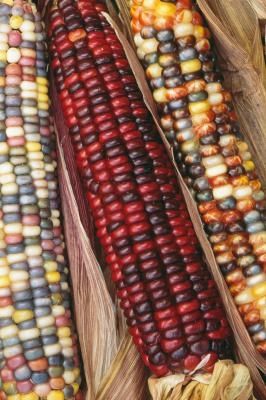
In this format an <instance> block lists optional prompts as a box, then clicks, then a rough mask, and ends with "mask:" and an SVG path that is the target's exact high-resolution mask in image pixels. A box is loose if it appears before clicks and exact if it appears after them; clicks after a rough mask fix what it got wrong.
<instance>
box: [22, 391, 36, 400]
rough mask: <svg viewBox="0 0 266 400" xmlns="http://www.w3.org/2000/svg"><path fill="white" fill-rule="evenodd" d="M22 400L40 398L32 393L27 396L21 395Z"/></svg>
mask: <svg viewBox="0 0 266 400" xmlns="http://www.w3.org/2000/svg"><path fill="white" fill-rule="evenodd" d="M20 396H21V400H39V396H38V395H37V394H36V393H34V392H30V393H27V394H21V395H20Z"/></svg>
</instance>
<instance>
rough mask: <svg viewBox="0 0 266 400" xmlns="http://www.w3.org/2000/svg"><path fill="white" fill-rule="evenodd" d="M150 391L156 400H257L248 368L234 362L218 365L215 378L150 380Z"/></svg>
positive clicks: (213, 375)
mask: <svg viewBox="0 0 266 400" xmlns="http://www.w3.org/2000/svg"><path fill="white" fill-rule="evenodd" d="M149 389H150V393H151V395H152V399H153V400H220V399H221V400H232V399H234V400H255V397H254V396H253V393H252V390H253V387H252V383H251V381H250V375H249V371H248V369H247V367H245V366H244V365H239V364H234V363H233V362H232V361H229V360H226V361H219V362H217V363H216V364H215V368H214V371H213V374H212V375H211V376H208V374H206V375H205V376H204V375H201V376H198V375H195V376H192V377H191V378H190V379H189V378H188V377H186V378H185V380H184V376H182V375H172V376H167V377H165V378H160V379H158V378H155V377H151V378H150V379H149Z"/></svg>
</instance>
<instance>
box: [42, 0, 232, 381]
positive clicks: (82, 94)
mask: <svg viewBox="0 0 266 400" xmlns="http://www.w3.org/2000/svg"><path fill="white" fill-rule="evenodd" d="M102 10H105V5H104V3H103V2H94V1H91V2H90V3H88V2H85V1H78V2H77V3H75V2H73V1H72V0H63V1H59V3H58V8H54V9H53V10H52V11H51V14H50V29H49V36H50V42H51V47H50V48H51V54H52V64H51V65H52V68H53V72H54V75H55V80H56V86H57V90H58V93H59V97H60V101H61V104H62V108H63V112H64V117H65V121H66V124H67V126H68V128H69V133H70V135H71V137H72V143H73V148H74V151H75V156H76V162H77V166H78V169H79V172H80V175H81V177H82V180H83V185H84V189H85V190H86V194H87V198H88V202H89V205H90V209H91V211H92V214H93V217H94V222H95V227H96V231H97V236H98V238H99V239H100V242H101V244H102V246H103V249H104V252H105V257H106V263H107V265H108V266H109V268H110V269H111V271H112V278H113V280H114V282H115V284H116V287H117V296H118V297H119V299H120V305H121V307H122V309H123V310H124V314H125V316H126V318H127V323H128V326H129V330H130V333H131V334H132V336H133V340H134V342H135V344H136V345H137V347H138V349H139V351H140V353H141V356H142V358H143V360H144V362H145V364H146V365H147V366H148V367H149V368H150V369H151V370H152V371H153V372H154V373H155V374H157V375H165V374H167V373H168V372H170V371H191V370H193V369H194V368H195V367H196V366H197V364H198V363H199V362H200V360H201V359H202V358H203V357H204V356H205V355H206V354H209V355H210V361H209V362H208V364H207V365H206V367H205V370H211V369H212V367H213V365H214V363H215V361H216V360H217V358H218V357H220V358H223V357H228V354H230V353H229V346H228V337H229V328H228V324H227V321H226V318H225V315H224V312H223V310H222V307H221V301H220V299H219V296H218V293H217V290H216V288H215V285H214V282H213V280H212V279H211V277H210V274H209V272H208V269H207V267H206V265H205V264H204V262H203V260H202V253H201V250H200V248H199V244H198V241H197V238H196V235H195V232H194V229H193V225H192V222H191V220H190V218H189V215H188V212H187V209H186V205H185V203H184V199H183V197H182V195H181V194H180V190H179V187H178V184H177V180H176V177H175V174H174V171H173V168H172V166H171V164H170V162H169V160H168V158H167V156H166V154H165V150H164V147H163V145H162V143H161V141H160V139H159V135H158V133H157V132H156V130H155V127H154V125H153V122H152V119H151V116H150V115H149V112H148V110H147V109H146V107H145V105H144V103H143V98H142V95H141V93H140V92H139V90H138V87H137V84H136V81H135V78H134V76H133V75H132V72H131V70H130V67H129V64H128V62H127V60H126V57H125V55H124V52H123V49H122V47H121V44H120V43H119V41H118V39H117V38H116V35H115V34H114V32H113V30H112V29H111V27H110V26H109V25H108V24H107V23H106V21H105V20H104V18H103V17H102V16H101V14H100V12H101V11H102Z"/></svg>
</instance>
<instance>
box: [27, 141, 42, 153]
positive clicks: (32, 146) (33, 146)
mask: <svg viewBox="0 0 266 400" xmlns="http://www.w3.org/2000/svg"><path fill="white" fill-rule="evenodd" d="M41 148H42V147H41V144H40V143H37V142H28V143H26V149H27V151H29V152H35V151H40V150H41Z"/></svg>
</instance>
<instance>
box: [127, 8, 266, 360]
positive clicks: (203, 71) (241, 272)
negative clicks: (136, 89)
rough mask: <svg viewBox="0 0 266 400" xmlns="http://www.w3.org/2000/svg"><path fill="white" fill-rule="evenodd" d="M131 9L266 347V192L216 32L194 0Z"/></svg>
mask: <svg viewBox="0 0 266 400" xmlns="http://www.w3.org/2000/svg"><path fill="white" fill-rule="evenodd" d="M131 15H132V29H133V32H134V40H135V44H136V46H137V54H138V56H139V58H140V59H141V60H142V61H143V63H144V66H145V68H146V75H147V78H148V79H149V82H150V85H151V88H152V90H153V97H154V100H155V101H156V103H157V104H158V107H159V111H160V115H161V123H162V127H163V129H164V131H165V135H166V137H167V138H168V140H169V141H170V142H171V143H172V145H173V146H174V148H175V151H176V160H177V162H178V163H179V165H180V168H181V171H182V173H183V175H185V176H186V178H187V182H188V184H189V186H190V187H191V188H192V189H193V190H194V193H195V199H196V200H197V202H198V208H199V211H200V214H201V217H202V221H203V223H204V225H205V227H206V232H207V234H208V237H209V240H210V242H211V244H212V248H213V251H214V254H215V256H216V261H217V263H218V265H219V267H220V268H221V271H222V272H223V274H224V276H225V279H226V282H227V284H228V286H229V288H230V291H231V293H232V295H233V296H234V299H235V303H236V305H237V306H238V309H239V312H240V313H241V315H242V317H243V320H244V322H245V324H246V326H247V329H248V331H249V333H250V335H251V336H252V339H253V341H254V343H255V345H256V347H257V349H258V350H259V351H260V352H261V353H262V354H266V328H265V320H266V312H265V310H266V308H265V305H266V274H265V261H266V230H265V206H266V203H265V195H264V193H263V191H262V190H261V182H260V181H259V179H258V177H257V174H256V171H255V165H254V162H253V160H252V158H251V154H250V152H249V149H248V145H247V144H246V143H245V142H244V141H243V140H242V138H241V134H240V131H239V127H238V124H237V117H236V115H235V112H234V109H233V106H232V99H231V95H230V93H228V92H227V91H226V90H225V89H224V88H223V86H222V78H221V75H220V74H219V72H218V70H217V66H216V60H215V55H214V53H213V49H212V46H211V44H210V40H209V39H210V33H209V31H208V29H207V28H206V26H205V25H204V22H203V18H202V16H201V15H200V13H199V12H198V10H197V9H196V6H195V4H194V3H193V2H192V1H190V0H181V1H171V2H170V1H166V2H164V1H159V0H158V1H157V0H151V1H148V0H144V1H141V0H133V1H132V6H131Z"/></svg>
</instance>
